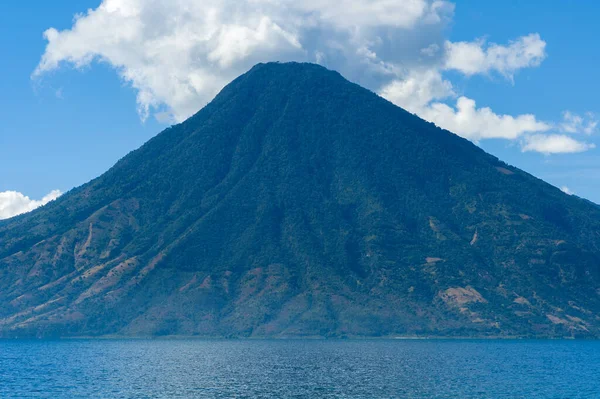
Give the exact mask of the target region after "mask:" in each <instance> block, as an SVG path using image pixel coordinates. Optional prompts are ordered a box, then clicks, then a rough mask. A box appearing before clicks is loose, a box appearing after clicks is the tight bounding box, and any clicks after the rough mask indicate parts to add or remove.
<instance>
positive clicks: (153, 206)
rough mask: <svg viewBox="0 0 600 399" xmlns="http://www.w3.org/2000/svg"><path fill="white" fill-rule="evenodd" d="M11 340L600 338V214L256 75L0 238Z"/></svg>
mask: <svg viewBox="0 0 600 399" xmlns="http://www.w3.org/2000/svg"><path fill="white" fill-rule="evenodd" d="M0 304H1V306H0V334H1V335H3V336H73V335H107V334H119V335H171V334H183V335H199V336H392V335H413V334H419V335H439V336H442V335H444V336H459V335H460V336H552V337H558V336H590V337H591V336H593V337H598V336H600V317H598V314H599V311H600V209H599V208H598V206H596V205H595V204H592V203H589V202H587V201H584V200H581V199H579V198H576V197H571V196H567V195H565V194H564V193H562V192H561V191H560V190H558V189H556V188H555V187H552V186H550V185H548V184H546V183H544V182H542V181H540V180H538V179H536V178H534V177H532V176H530V175H528V174H526V173H524V172H522V171H520V170H518V169H515V168H512V167H510V166H508V165H506V164H504V163H502V162H500V161H499V160H498V159H496V158H495V157H493V156H491V155H488V154H486V153H485V152H483V151H482V150H480V149H479V148H478V147H476V146H475V145H473V144H472V143H470V142H468V141H466V140H464V139H462V138H460V137H458V136H456V135H453V134H451V133H449V132H447V131H444V130H441V129H439V128H437V127H435V126H434V125H433V124H430V123H427V122H425V121H423V120H421V119H419V118H417V117H416V116H414V115H411V114H409V113H408V112H406V111H404V110H402V109H400V108H398V107H396V106H394V105H392V104H391V103H389V102H387V101H385V100H383V99H382V98H380V97H378V96H376V95H375V94H373V93H371V92H369V91H367V90H365V89H362V88H360V87H358V86H356V85H354V84H352V83H350V82H348V81H346V80H345V79H343V78H342V77H341V76H340V75H339V74H337V73H335V72H331V71H328V70H326V69H324V68H322V67H319V66H316V65H311V64H261V65H257V66H256V67H254V68H253V69H252V70H251V71H250V72H248V73H247V74H245V75H243V76H241V77H240V78H238V79H236V80H235V81H234V82H232V83H231V84H230V85H229V86H227V87H226V88H225V89H224V90H223V91H222V92H221V93H220V94H219V95H218V96H217V98H216V99H215V100H214V101H213V102H212V103H211V104H209V105H208V106H207V107H205V108H204V109H203V110H201V111H200V112H199V113H198V114H196V115H195V116H193V117H192V118H190V119H189V120H187V121H186V122H184V123H182V124H180V125H177V126H174V127H172V128H169V129H167V130H166V131H164V132H162V133H161V134H159V135H158V136H156V137H155V138H153V139H152V140H150V141H149V142H148V143H147V144H145V145H144V146H142V147H141V148H140V149H138V150H136V151H134V152H132V153H131V154H129V155H128V156H127V157H125V158H123V159H122V160H121V161H119V162H118V163H117V164H116V165H115V166H114V167H113V168H112V169H111V170H109V171H108V172H107V173H105V174H104V175H102V176H101V177H99V178H98V179H96V180H94V181H92V182H90V183H88V184H86V185H84V186H82V187H80V188H77V189H75V190H73V191H71V192H70V193H68V194H66V195H65V196H63V197H62V198H60V199H59V200H57V201H55V202H53V203H51V204H50V205H48V206H46V207H44V208H42V209H39V210H37V211H35V212H33V213H31V214H27V215H24V216H21V217H17V218H15V219H11V220H8V221H5V222H3V223H0Z"/></svg>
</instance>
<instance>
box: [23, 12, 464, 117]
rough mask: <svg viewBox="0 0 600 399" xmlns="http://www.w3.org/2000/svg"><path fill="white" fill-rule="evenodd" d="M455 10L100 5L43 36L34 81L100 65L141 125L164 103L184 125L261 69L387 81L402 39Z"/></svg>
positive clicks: (407, 43) (432, 27)
mask: <svg viewBox="0 0 600 399" xmlns="http://www.w3.org/2000/svg"><path fill="white" fill-rule="evenodd" d="M452 12H453V5H452V4H451V3H448V2H446V1H439V0H436V1H432V0H393V1H392V0H372V1H368V2H365V1H361V0H335V1H334V0H303V1H293V0H215V1H211V2H204V1H196V0H104V1H103V2H102V3H101V5H100V6H99V7H98V8H96V9H94V10H89V11H88V12H87V13H85V14H81V15H78V16H77V17H76V19H75V22H74V24H73V26H72V28H71V29H67V30H63V31H58V30H56V29H54V28H50V29H48V30H47V31H46V32H45V33H44V36H45V38H46V40H47V41H48V45H47V47H46V51H45V53H44V55H43V56H42V59H41V61H40V63H39V65H38V67H37V69H36V70H35V72H34V74H33V77H34V78H38V77H40V76H41V75H43V74H44V73H47V72H49V71H52V70H55V69H57V68H59V67H60V66H61V65H62V64H70V65H72V66H74V67H76V68H81V67H84V66H87V65H89V64H91V63H92V62H94V61H100V62H105V63H107V64H109V65H111V66H112V67H114V68H115V69H116V70H117V71H118V72H119V74H120V76H121V77H122V78H123V79H124V80H125V81H126V82H128V83H129V84H131V85H132V86H133V87H134V88H135V89H136V90H137V92H138V95H137V102H138V110H139V113H140V115H141V116H142V117H143V118H146V117H148V116H149V115H150V114H152V113H154V112H164V109H161V106H164V105H166V106H167V107H168V109H169V112H170V113H171V114H172V117H173V119H175V120H177V121H181V120H183V119H185V118H187V117H189V116H190V115H192V114H193V113H195V112H196V111H198V110H199V109H200V108H201V107H202V106H204V105H205V104H206V103H207V102H208V101H210V100H211V99H212V97H214V95H215V94H216V93H217V92H218V91H219V90H220V89H221V88H222V87H223V86H224V85H225V84H226V83H228V82H229V81H230V80H232V79H233V78H235V77H237V76H238V75H239V74H241V73H243V72H245V71H246V70H247V69H249V68H250V67H251V66H252V65H254V64H256V63H258V62H263V61H273V60H278V61H290V60H297V61H313V62H315V61H319V62H321V63H322V64H324V65H326V66H329V67H331V68H334V69H338V70H340V71H341V72H342V73H345V74H346V75H354V76H355V77H356V76H367V77H366V78H365V79H369V77H368V76H371V75H382V74H383V75H385V74H388V73H390V70H391V69H393V65H391V64H390V62H393V61H394V60H393V57H394V56H397V53H398V51H397V50H398V48H402V50H403V51H402V54H403V56H404V57H406V56H407V53H408V52H407V51H404V50H406V48H409V47H411V46H415V47H417V46H418V49H421V48H422V47H423V46H422V45H421V43H412V41H414V40H413V39H404V38H403V35H402V33H403V32H406V31H408V30H411V29H415V27H416V26H421V27H424V26H427V27H426V28H423V29H422V31H423V32H425V31H431V32H434V33H432V34H431V35H433V36H435V35H436V33H435V32H437V31H439V30H440V29H441V28H440V26H441V25H443V24H445V22H446V21H447V20H448V19H449V17H448V16H447V15H451V14H452ZM431 35H429V36H431ZM429 36H428V35H424V36H423V37H424V40H425V39H429ZM437 40H438V41H440V42H442V38H441V37H439V38H438V39H437ZM417 42H418V40H417ZM415 52H418V50H417V49H415ZM415 58H416V57H415ZM366 70H367V71H369V72H368V73H363V72H365V71H366ZM350 77H351V78H352V77H353V76H350ZM373 79H377V78H373ZM363 83H364V82H363ZM163 119H164V117H163Z"/></svg>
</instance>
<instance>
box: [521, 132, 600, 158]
mask: <svg viewBox="0 0 600 399" xmlns="http://www.w3.org/2000/svg"><path fill="white" fill-rule="evenodd" d="M592 148H596V145H595V144H589V143H584V142H581V141H578V140H575V139H574V138H572V137H569V136H567V135H563V134H549V135H544V134H535V135H531V136H528V137H526V138H525V140H524V141H523V142H522V143H521V150H522V151H523V152H527V151H535V152H541V153H543V154H570V153H578V152H584V151H587V150H590V149H592Z"/></svg>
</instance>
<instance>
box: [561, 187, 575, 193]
mask: <svg viewBox="0 0 600 399" xmlns="http://www.w3.org/2000/svg"><path fill="white" fill-rule="evenodd" d="M560 191H562V192H563V193H565V194H567V195H575V193H574V192H573V191H571V189H569V187H567V186H562V187H561V188H560Z"/></svg>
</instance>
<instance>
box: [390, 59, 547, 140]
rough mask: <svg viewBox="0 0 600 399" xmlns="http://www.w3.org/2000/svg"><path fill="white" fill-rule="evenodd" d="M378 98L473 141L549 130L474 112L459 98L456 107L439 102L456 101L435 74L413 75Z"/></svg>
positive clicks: (524, 118)
mask: <svg viewBox="0 0 600 399" xmlns="http://www.w3.org/2000/svg"><path fill="white" fill-rule="evenodd" d="M380 94H381V95H382V96H383V97H384V98H386V99H388V100H389V101H391V102H393V103H394V104H397V105H399V106H401V107H403V108H405V109H407V110H409V111H411V112H413V113H416V114H418V115H419V116H421V117H422V118H424V119H426V120H428V121H430V122H434V123H435V124H436V125H438V126H440V127H442V128H444V129H447V130H449V131H451V132H454V133H456V134H458V135H460V136H462V137H465V138H467V139H469V140H472V141H479V140H482V139H492V138H501V139H507V140H514V139H517V138H519V137H521V136H523V135H525V134H529V133H539V132H545V131H548V130H550V129H551V128H552V126H551V125H550V124H548V123H546V122H542V121H539V120H537V119H536V117H535V116H534V115H529V114H525V115H518V116H516V117H513V116H511V115H498V114H496V113H494V112H493V111H492V110H491V109H490V108H488V107H483V108H477V106H476V103H475V101H474V100H472V99H470V98H467V97H464V96H462V97H459V98H458V99H457V100H456V105H455V106H450V105H448V104H446V103H444V102H440V101H438V100H444V99H447V98H452V97H456V95H455V93H454V90H453V87H452V83H450V82H449V81H448V80H444V79H443V78H442V75H441V73H440V72H439V71H437V70H433V69H430V70H426V71H413V72H411V73H410V74H409V75H407V76H406V77H405V79H403V80H396V81H393V82H392V83H390V84H389V85H387V86H385V87H384V88H383V89H382V90H381V91H380Z"/></svg>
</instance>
